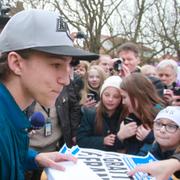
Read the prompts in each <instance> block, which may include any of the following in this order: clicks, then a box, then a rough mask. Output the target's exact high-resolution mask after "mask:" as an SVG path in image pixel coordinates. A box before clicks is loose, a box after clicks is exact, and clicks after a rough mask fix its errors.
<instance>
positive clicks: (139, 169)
mask: <svg viewBox="0 0 180 180" xmlns="http://www.w3.org/2000/svg"><path fill="white" fill-rule="evenodd" d="M137 172H144V173H148V168H147V167H146V165H139V166H136V167H135V168H134V169H133V170H131V171H129V172H128V175H129V176H133V175H134V174H136V173H137Z"/></svg>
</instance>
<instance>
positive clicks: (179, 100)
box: [172, 96, 180, 106]
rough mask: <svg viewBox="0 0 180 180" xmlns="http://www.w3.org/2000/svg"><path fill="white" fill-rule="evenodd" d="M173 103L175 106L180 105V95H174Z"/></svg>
mask: <svg viewBox="0 0 180 180" xmlns="http://www.w3.org/2000/svg"><path fill="white" fill-rule="evenodd" d="M172 105H173V106H180V96H173V101H172Z"/></svg>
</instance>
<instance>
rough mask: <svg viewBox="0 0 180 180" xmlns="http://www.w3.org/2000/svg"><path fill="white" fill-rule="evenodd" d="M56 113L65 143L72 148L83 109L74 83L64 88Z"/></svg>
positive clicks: (57, 102)
mask: <svg viewBox="0 0 180 180" xmlns="http://www.w3.org/2000/svg"><path fill="white" fill-rule="evenodd" d="M56 111H57V116H58V119H59V122H60V126H61V130H62V134H63V137H64V138H63V139H64V142H65V143H66V144H67V146H68V147H71V146H72V145H73V142H72V138H73V137H75V136H76V130H77V128H78V126H79V124H80V120H81V107H80V105H79V101H78V99H77V94H76V92H75V89H74V84H73V82H71V83H70V84H69V85H68V86H66V87H64V88H63V91H62V92H61V94H60V96H59V97H58V98H57V100H56Z"/></svg>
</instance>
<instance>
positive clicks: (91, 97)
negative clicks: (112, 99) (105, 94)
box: [87, 93, 95, 100]
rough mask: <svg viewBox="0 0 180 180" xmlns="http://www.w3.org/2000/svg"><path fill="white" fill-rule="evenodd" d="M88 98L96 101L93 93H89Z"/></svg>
mask: <svg viewBox="0 0 180 180" xmlns="http://www.w3.org/2000/svg"><path fill="white" fill-rule="evenodd" d="M87 98H90V99H91V100H95V95H94V94H93V93H88V94H87Z"/></svg>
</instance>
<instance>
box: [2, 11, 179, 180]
mask: <svg viewBox="0 0 180 180" xmlns="http://www.w3.org/2000/svg"><path fill="white" fill-rule="evenodd" d="M44 19H46V21H44ZM47 24H48V27H47ZM45 28H46V29H45ZM73 35H74V34H73ZM74 38H75V37H72V38H71V35H70V34H69V33H68V27H67V24H66V23H65V22H64V21H63V19H62V18H61V17H60V16H59V14H56V13H54V12H49V11H45V10H25V11H22V12H19V13H17V14H16V15H15V16H13V17H12V18H11V19H10V20H9V22H8V23H7V25H6V26H5V27H4V29H3V30H2V32H1V34H0V52H1V57H0V112H1V113H0V129H1V133H0V144H1V147H0V179H7V180H8V179H12V180H14V179H32V180H38V179H40V177H41V173H42V171H43V168H44V167H52V168H55V169H59V170H64V167H62V166H60V165H59V164H58V163H57V162H59V161H64V160H70V161H73V162H76V161H77V159H76V158H75V157H73V156H70V155H63V154H60V153H58V152H56V151H58V150H59V149H60V148H61V147H62V145H63V144H64V143H66V144H67V146H68V147H72V146H73V145H76V144H77V145H79V147H82V148H94V149H100V150H104V151H114V152H119V153H125V154H131V155H139V156H145V155H146V154H147V153H148V152H151V153H152V154H153V155H154V157H155V158H156V159H158V160H159V161H158V162H152V163H149V164H146V165H141V166H137V167H136V168H135V169H134V170H132V171H131V172H129V173H128V174H129V176H133V175H134V174H135V173H136V172H138V171H141V172H147V173H149V174H150V175H152V176H154V177H156V178H157V179H159V180H165V179H168V177H169V176H171V175H172V174H173V173H174V174H175V176H177V177H180V157H179V153H180V151H179V149H180V107H179V106H180V87H179V81H180V79H178V64H177V62H176V61H175V60H172V59H163V60H161V61H160V62H159V63H158V64H157V65H156V66H154V65H152V64H144V65H143V66H140V64H142V62H141V59H140V49H139V47H138V45H137V44H135V43H132V42H127V43H124V44H122V45H121V46H120V47H118V49H117V56H116V57H113V58H112V57H111V56H110V55H107V54H106V55H105V54H100V55H97V54H94V53H90V52H87V51H84V50H81V49H78V48H75V47H74V45H73V41H72V39H74ZM35 112H41V113H42V114H43V116H44V117H45V124H44V126H43V127H42V128H40V129H34V130H32V129H31V124H30V118H31V116H32V115H33V113H35ZM162 170H163V171H162Z"/></svg>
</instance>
